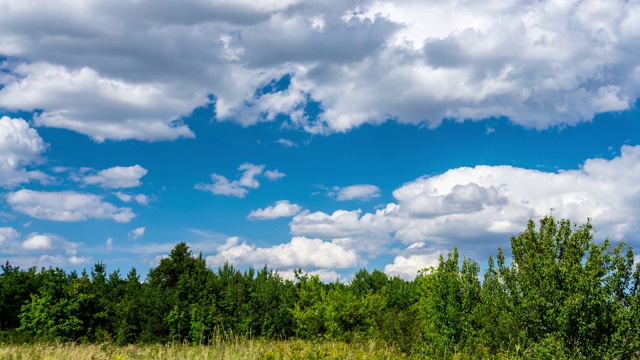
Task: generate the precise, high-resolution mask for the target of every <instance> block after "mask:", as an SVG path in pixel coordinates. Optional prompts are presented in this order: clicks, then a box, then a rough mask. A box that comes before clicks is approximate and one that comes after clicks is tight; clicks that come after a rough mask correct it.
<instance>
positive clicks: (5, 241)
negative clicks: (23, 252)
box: [0, 227, 20, 247]
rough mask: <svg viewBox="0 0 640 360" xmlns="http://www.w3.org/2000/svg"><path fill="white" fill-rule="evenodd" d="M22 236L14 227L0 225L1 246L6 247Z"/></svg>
mask: <svg viewBox="0 0 640 360" xmlns="http://www.w3.org/2000/svg"><path fill="white" fill-rule="evenodd" d="M19 236H20V233H19V232H17V231H16V229H14V228H10V227H0V247H5V246H7V245H9V244H10V243H11V242H13V241H14V240H15V239H17V238H18V237H19Z"/></svg>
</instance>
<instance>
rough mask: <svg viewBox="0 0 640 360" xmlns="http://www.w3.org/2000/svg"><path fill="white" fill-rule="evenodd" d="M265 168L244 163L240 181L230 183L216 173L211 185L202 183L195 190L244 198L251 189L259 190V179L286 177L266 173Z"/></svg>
mask: <svg viewBox="0 0 640 360" xmlns="http://www.w3.org/2000/svg"><path fill="white" fill-rule="evenodd" d="M264 168H265V166H264V165H254V164H250V163H244V164H242V165H240V167H238V170H240V171H242V175H241V176H240V179H238V180H233V181H229V179H227V178H226V177H224V176H222V175H218V174H215V173H214V174H211V180H212V183H211V184H202V183H200V184H196V185H195V188H196V189H198V190H202V191H209V192H211V193H213V194H216V195H226V196H235V197H239V198H244V197H245V196H247V194H248V193H249V189H257V188H258V187H260V182H259V181H258V179H257V177H259V176H264V177H266V178H267V179H268V180H271V181H274V180H277V179H279V178H281V177H283V176H285V174H283V173H281V172H279V171H278V170H267V171H266V172H265V171H264ZM263 172H264V173H263Z"/></svg>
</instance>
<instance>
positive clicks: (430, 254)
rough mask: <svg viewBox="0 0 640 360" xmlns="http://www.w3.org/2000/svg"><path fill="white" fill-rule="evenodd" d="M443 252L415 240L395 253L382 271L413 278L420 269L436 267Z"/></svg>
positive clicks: (409, 278) (391, 274)
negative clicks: (391, 260)
mask: <svg viewBox="0 0 640 360" xmlns="http://www.w3.org/2000/svg"><path fill="white" fill-rule="evenodd" d="M446 250H450V249H446ZM444 252H445V250H438V249H434V248H430V247H428V246H427V244H426V243H424V242H417V243H414V244H411V245H410V246H408V247H407V248H406V249H404V250H402V251H401V252H400V253H399V254H397V256H396V257H395V258H394V259H393V262H392V263H391V264H387V265H385V267H384V272H385V273H387V275H389V276H399V277H401V278H403V279H407V280H413V279H414V278H415V277H416V276H417V275H418V273H419V272H420V271H421V270H424V269H428V268H431V267H433V268H437V267H438V264H439V259H440V256H441V255H444Z"/></svg>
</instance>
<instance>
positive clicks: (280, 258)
mask: <svg viewBox="0 0 640 360" xmlns="http://www.w3.org/2000/svg"><path fill="white" fill-rule="evenodd" d="M357 260H358V257H357V255H356V252H355V251H353V250H347V249H345V248H344V247H342V246H341V245H340V244H338V243H337V242H325V241H322V240H320V239H310V238H306V237H294V238H293V239H291V242H289V243H286V244H280V245H274V246H272V247H267V248H260V247H256V246H253V245H248V244H246V243H244V242H243V243H241V244H239V239H238V238H237V237H231V238H229V239H227V241H226V242H225V243H224V244H222V245H220V246H219V247H218V249H217V254H216V255H214V256H208V257H207V263H208V264H209V265H210V266H219V265H222V264H224V263H225V262H227V261H229V262H231V263H233V264H251V265H254V266H263V265H265V264H266V265H267V266H269V267H270V268H275V269H278V268H285V269H291V268H295V267H303V268H322V269H344V268H350V267H354V266H356V265H357Z"/></svg>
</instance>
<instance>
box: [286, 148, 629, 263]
mask: <svg viewBox="0 0 640 360" xmlns="http://www.w3.org/2000/svg"><path fill="white" fill-rule="evenodd" d="M638 174H640V146H634V147H631V146H623V147H622V149H621V154H620V156H618V157H615V158H613V159H611V160H607V159H601V158H595V159H589V160H587V161H585V162H584V164H583V165H582V166H581V167H580V168H579V169H577V170H566V171H559V172H543V171H539V170H531V169H524V168H517V167H512V166H476V167H473V168H469V167H463V168H457V169H451V170H449V171H447V172H445V173H443V174H440V175H436V176H425V177H421V178H418V179H416V180H414V181H411V182H408V183H406V184H404V185H402V186H401V187H399V188H398V189H396V190H395V191H394V192H393V196H394V197H395V199H396V203H391V204H388V205H387V206H386V207H384V208H383V209H379V210H377V211H376V212H374V213H364V214H363V213H362V212H361V211H346V210H337V211H335V212H333V213H332V214H326V213H324V212H314V213H312V212H309V211H304V212H302V213H300V214H298V215H296V216H295V217H294V218H293V219H292V221H291V223H290V228H291V232H292V234H294V235H299V236H316V237H319V238H324V239H336V238H343V237H348V238H350V239H351V240H352V241H351V242H350V246H351V248H355V249H358V250H359V251H371V250H370V248H371V243H372V241H374V240H376V239H377V240H376V241H378V243H379V244H381V246H384V245H387V246H388V245H389V244H391V243H393V242H396V241H400V242H402V243H406V244H412V243H416V242H425V243H427V244H429V247H430V248H433V249H436V250H434V251H441V250H442V249H451V248H452V247H453V246H458V247H460V248H461V251H463V253H464V252H465V251H467V253H469V252H473V251H476V250H478V249H480V248H482V249H484V251H487V250H489V251H495V249H496V248H497V247H498V246H506V247H508V240H509V237H510V235H514V234H516V233H518V232H520V231H522V230H523V229H524V226H525V225H526V223H527V221H528V220H529V219H532V218H533V219H537V218H540V217H542V216H544V215H546V214H549V212H550V211H551V209H554V210H553V214H554V216H557V217H561V218H570V219H572V220H573V221H576V222H578V223H581V222H584V221H586V219H587V218H592V219H593V224H594V226H595V227H596V229H598V234H599V236H602V237H611V238H612V239H614V240H619V239H625V240H628V241H631V242H632V243H633V242H638V241H640V237H638V235H637V233H638V228H640V218H638V217H637V213H638V210H640V209H639V207H638V204H640V203H639V202H638V199H640V185H639V184H638V182H637V181H636V179H637V177H636V176H637V175H638ZM488 248H490V249H488ZM438 249H440V250H438ZM424 256H425V254H414V253H412V254H401V255H399V257H398V258H397V259H396V260H397V261H394V264H391V265H389V266H390V267H389V271H390V272H391V271H395V272H396V273H398V274H400V270H398V269H399V266H401V265H402V266H405V267H408V266H409V265H410V264H412V263H419V261H422V260H425V261H426V260H427V259H428V257H427V258H425V257H424ZM416 266H417V265H416Z"/></svg>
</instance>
